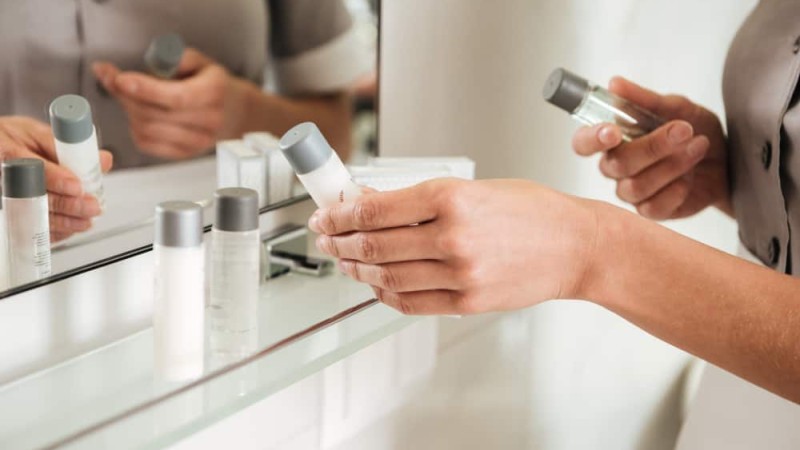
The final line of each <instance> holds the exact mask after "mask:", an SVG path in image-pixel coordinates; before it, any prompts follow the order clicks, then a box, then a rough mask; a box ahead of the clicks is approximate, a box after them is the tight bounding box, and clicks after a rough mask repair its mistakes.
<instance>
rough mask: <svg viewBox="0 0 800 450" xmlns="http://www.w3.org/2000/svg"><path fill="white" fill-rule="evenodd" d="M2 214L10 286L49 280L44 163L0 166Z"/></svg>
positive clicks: (19, 162)
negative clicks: (0, 169) (6, 238)
mask: <svg viewBox="0 0 800 450" xmlns="http://www.w3.org/2000/svg"><path fill="white" fill-rule="evenodd" d="M2 171H3V172H2V177H3V210H4V212H5V214H6V222H7V223H6V226H7V233H8V256H9V278H10V284H11V286H19V285H21V284H25V283H30V282H32V281H36V280H40V279H42V278H45V277H48V276H50V271H51V269H50V221H49V217H48V206H47V191H46V190H45V183H44V163H42V160H41V159H33V158H21V159H13V160H10V161H5V162H3V168H2Z"/></svg>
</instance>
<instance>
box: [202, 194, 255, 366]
mask: <svg viewBox="0 0 800 450" xmlns="http://www.w3.org/2000/svg"><path fill="white" fill-rule="evenodd" d="M214 197H215V203H216V218H215V220H214V226H213V227H212V229H211V280H210V284H211V301H210V302H209V317H210V324H211V330H212V334H211V336H212V337H213V338H214V339H213V340H212V342H211V351H212V352H213V353H224V352H232V353H244V352H246V349H244V348H242V349H239V350H237V349H236V347H237V345H236V344H235V343H236V342H241V343H242V345H243V347H248V346H247V345H244V343H245V342H246V341H247V339H242V336H241V335H244V334H249V335H253V330H255V329H256V327H257V320H258V288H259V284H260V283H259V269H260V261H259V258H260V247H261V242H260V240H259V239H260V235H259V226H258V194H257V193H256V191H254V190H252V189H245V188H225V189H219V190H218V191H217V192H216V194H215V196H214Z"/></svg>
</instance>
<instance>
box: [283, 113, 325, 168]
mask: <svg viewBox="0 0 800 450" xmlns="http://www.w3.org/2000/svg"><path fill="white" fill-rule="evenodd" d="M278 145H280V148H281V151H283V155H284V156H285V157H286V159H287V160H288V161H289V164H291V165H292V167H293V168H294V171H295V172H297V173H298V174H299V175H303V174H306V173H309V172H312V171H314V170H316V169H318V168H320V167H322V165H323V164H325V163H326V162H328V159H330V157H331V153H333V149H332V148H331V146H330V144H328V141H326V140H325V136H323V135H322V132H320V131H319V128H317V126H316V125H314V124H313V123H311V122H303V123H301V124H299V125H295V126H294V128H292V129H291V130H289V131H287V132H286V134H284V135H283V137H282V138H281V142H280V143H279V144H278Z"/></svg>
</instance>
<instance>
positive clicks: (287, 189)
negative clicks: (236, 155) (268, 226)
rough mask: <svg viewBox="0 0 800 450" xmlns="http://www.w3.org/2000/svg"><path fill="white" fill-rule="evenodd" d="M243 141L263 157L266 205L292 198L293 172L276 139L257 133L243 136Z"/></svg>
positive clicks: (267, 134)
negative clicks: (267, 199)
mask: <svg viewBox="0 0 800 450" xmlns="http://www.w3.org/2000/svg"><path fill="white" fill-rule="evenodd" d="M244 140H245V142H246V143H247V144H248V145H249V146H250V147H251V148H253V149H254V150H256V151H258V152H260V153H261V154H262V155H263V157H264V160H265V164H266V170H267V195H268V198H269V201H268V203H269V204H274V203H278V202H281V201H284V200H288V199H289V198H290V197H291V196H292V184H293V182H294V170H292V166H291V165H289V161H287V160H286V158H285V157H284V156H283V153H281V150H280V146H279V145H278V142H279V141H278V138H276V137H275V136H273V135H272V134H270V133H266V132H258V133H247V134H245V135H244Z"/></svg>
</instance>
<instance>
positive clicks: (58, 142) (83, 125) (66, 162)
mask: <svg viewBox="0 0 800 450" xmlns="http://www.w3.org/2000/svg"><path fill="white" fill-rule="evenodd" d="M50 125H51V126H52V128H53V137H54V138H55V146H56V154H57V156H58V163H59V164H61V165H62V166H64V167H66V168H67V169H69V170H70V171H72V173H74V174H75V176H77V177H78V179H80V180H81V185H82V186H83V191H84V192H85V193H87V194H91V195H93V196H95V198H97V201H98V202H99V203H100V206H101V207H102V206H103V204H104V199H103V171H102V169H101V167H100V150H99V147H98V145H97V133H96V132H95V127H94V122H93V120H92V108H91V106H90V105H89V102H88V101H87V100H86V99H85V98H83V97H81V96H80V95H72V94H69V95H62V96H61V97H58V98H57V99H55V100H53V102H52V103H50Z"/></svg>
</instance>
